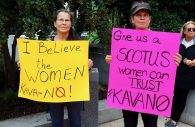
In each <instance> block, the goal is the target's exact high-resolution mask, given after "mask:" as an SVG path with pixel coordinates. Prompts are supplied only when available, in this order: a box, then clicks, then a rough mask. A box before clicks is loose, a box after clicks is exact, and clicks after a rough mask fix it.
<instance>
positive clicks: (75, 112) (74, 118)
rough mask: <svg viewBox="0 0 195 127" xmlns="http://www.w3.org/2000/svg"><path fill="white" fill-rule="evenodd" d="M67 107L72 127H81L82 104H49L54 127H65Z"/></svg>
mask: <svg viewBox="0 0 195 127" xmlns="http://www.w3.org/2000/svg"><path fill="white" fill-rule="evenodd" d="M65 105H66V106H67V110H68V119H69V122H70V127H81V109H82V102H66V103H49V104H48V106H49V113H50V116H51V121H52V127H63V120H64V106H65Z"/></svg>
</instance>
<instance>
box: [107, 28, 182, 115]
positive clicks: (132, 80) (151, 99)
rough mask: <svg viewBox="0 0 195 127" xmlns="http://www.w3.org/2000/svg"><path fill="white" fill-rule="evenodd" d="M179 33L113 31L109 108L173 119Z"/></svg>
mask: <svg viewBox="0 0 195 127" xmlns="http://www.w3.org/2000/svg"><path fill="white" fill-rule="evenodd" d="M179 45H180V34H179V33H169V32H157V31H149V30H130V29H120V28H114V29H113V31H112V48H111V56H112V62H111V64H110V74H109V88H108V94H107V106H108V107H111V108H117V109H125V110H131V111H136V112H143V113H149V114H156V115H161V116H170V113H171V107H172V98H173V91H174V83H175V75H176V68H177V67H176V64H175V62H174V60H173V56H174V54H175V53H177V52H178V51H179Z"/></svg>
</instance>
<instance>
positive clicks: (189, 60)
mask: <svg viewBox="0 0 195 127" xmlns="http://www.w3.org/2000/svg"><path fill="white" fill-rule="evenodd" d="M181 36H182V38H181V44H180V51H179V52H180V54H181V55H182V57H183V62H181V64H180V66H179V67H178V69H177V74H176V81H175V89H174V97H173V105H172V112H171V119H170V120H169V121H168V122H166V123H165V126H166V127H177V126H178V125H177V123H178V121H179V119H180V116H181V114H182V112H183V111H184V108H185V106H186V100H187V96H188V93H189V91H190V89H194V88H195V78H194V75H195V37H194V36H195V22H193V21H188V22H186V23H185V24H184V25H183V27H182V28H181Z"/></svg>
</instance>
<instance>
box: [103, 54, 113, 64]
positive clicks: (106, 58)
mask: <svg viewBox="0 0 195 127" xmlns="http://www.w3.org/2000/svg"><path fill="white" fill-rule="evenodd" d="M105 61H106V63H107V64H110V62H111V61H112V56H111V55H106V57H105Z"/></svg>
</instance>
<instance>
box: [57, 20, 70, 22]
mask: <svg viewBox="0 0 195 127" xmlns="http://www.w3.org/2000/svg"><path fill="white" fill-rule="evenodd" d="M57 20H58V21H60V22H67V21H70V20H69V19H57Z"/></svg>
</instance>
